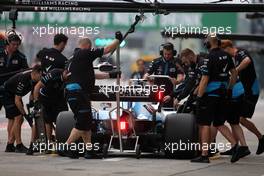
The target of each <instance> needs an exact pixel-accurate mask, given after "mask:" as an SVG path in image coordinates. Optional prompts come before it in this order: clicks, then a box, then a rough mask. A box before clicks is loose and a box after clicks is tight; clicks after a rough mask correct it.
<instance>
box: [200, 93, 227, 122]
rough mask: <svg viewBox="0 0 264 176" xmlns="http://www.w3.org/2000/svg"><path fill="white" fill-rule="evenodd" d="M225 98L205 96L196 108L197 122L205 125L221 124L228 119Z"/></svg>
mask: <svg viewBox="0 0 264 176" xmlns="http://www.w3.org/2000/svg"><path fill="white" fill-rule="evenodd" d="M225 112H226V106H225V100H224V99H223V98H219V97H210V96H203V97H202V98H201V102H200V104H199V106H197V109H196V117H197V123H198V124H199V125H203V126H211V124H213V125H214V126H215V127H218V126H221V125H223V124H224V123H225V121H226V118H225V117H226V114H225Z"/></svg>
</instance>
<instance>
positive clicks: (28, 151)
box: [26, 143, 34, 155]
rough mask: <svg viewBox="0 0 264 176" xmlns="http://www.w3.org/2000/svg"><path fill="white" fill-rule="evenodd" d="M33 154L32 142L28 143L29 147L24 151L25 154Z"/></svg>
mask: <svg viewBox="0 0 264 176" xmlns="http://www.w3.org/2000/svg"><path fill="white" fill-rule="evenodd" d="M33 154H34V150H33V143H30V145H29V148H28V150H27V152H26V155H33Z"/></svg>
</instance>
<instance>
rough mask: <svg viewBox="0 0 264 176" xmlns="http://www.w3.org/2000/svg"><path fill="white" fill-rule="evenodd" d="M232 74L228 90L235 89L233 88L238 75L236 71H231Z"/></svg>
mask: <svg viewBox="0 0 264 176" xmlns="http://www.w3.org/2000/svg"><path fill="white" fill-rule="evenodd" d="M230 73H231V76H230V81H229V85H228V89H232V88H233V86H234V85H235V83H236V81H237V74H238V73H237V70H236V69H231V70H230Z"/></svg>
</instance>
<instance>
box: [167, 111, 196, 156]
mask: <svg viewBox="0 0 264 176" xmlns="http://www.w3.org/2000/svg"><path fill="white" fill-rule="evenodd" d="M164 137H165V154H166V156H167V157H168V158H178V159H190V158H193V157H195V156H196V154H197V149H198V145H197V144H198V127H197V125H196V119H195V117H194V115H193V114H186V113H179V114H176V113H173V114H169V115H167V117H166V120H165V131H164ZM192 144H196V145H192ZM167 146H169V147H167Z"/></svg>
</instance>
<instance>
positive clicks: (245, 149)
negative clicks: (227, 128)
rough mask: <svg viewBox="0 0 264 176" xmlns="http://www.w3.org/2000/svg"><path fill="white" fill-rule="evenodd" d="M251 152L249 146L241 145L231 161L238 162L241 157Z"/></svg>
mask: <svg viewBox="0 0 264 176" xmlns="http://www.w3.org/2000/svg"><path fill="white" fill-rule="evenodd" d="M249 154H250V151H249V149H248V147H247V146H239V147H237V149H236V150H235V152H234V154H233V155H232V158H231V163H234V162H237V161H238V160H239V159H240V158H243V157H245V156H247V155H249Z"/></svg>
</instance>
